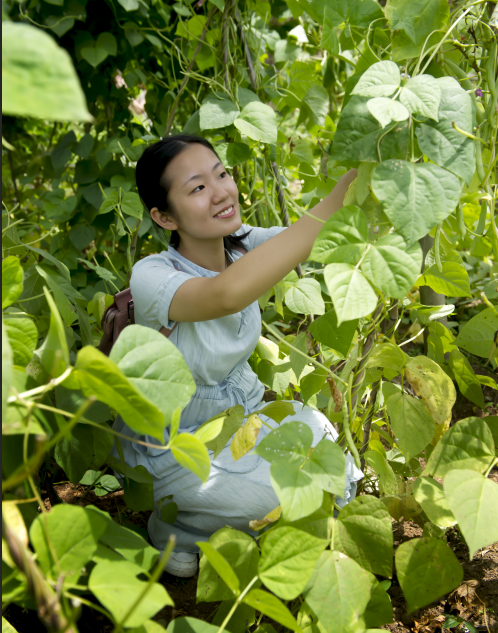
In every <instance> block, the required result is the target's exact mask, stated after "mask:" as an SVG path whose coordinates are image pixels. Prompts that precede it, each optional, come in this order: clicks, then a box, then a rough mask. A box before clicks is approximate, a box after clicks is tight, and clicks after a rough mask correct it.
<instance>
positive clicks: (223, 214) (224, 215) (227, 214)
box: [214, 204, 235, 218]
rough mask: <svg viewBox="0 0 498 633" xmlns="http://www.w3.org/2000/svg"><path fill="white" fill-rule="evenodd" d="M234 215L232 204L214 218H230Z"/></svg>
mask: <svg viewBox="0 0 498 633" xmlns="http://www.w3.org/2000/svg"><path fill="white" fill-rule="evenodd" d="M234 213H235V207H234V205H233V204H232V206H231V207H228V209H224V210H223V211H220V212H219V213H217V214H216V215H215V216H214V217H215V218H231V217H232V215H233V214H234Z"/></svg>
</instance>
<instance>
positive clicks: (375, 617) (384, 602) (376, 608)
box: [363, 583, 394, 633]
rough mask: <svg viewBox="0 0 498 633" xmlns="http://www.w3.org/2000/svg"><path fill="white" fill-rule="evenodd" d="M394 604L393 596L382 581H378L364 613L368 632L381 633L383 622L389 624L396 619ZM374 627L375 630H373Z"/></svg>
mask: <svg viewBox="0 0 498 633" xmlns="http://www.w3.org/2000/svg"><path fill="white" fill-rule="evenodd" d="M393 616H394V612H393V605H392V604H391V596H390V595H389V594H388V593H387V591H386V590H385V588H384V587H383V586H382V584H381V583H377V584H376V585H375V586H374V588H373V590H372V595H371V597H370V600H369V601H368V604H367V608H366V609H365V613H364V614H363V620H364V622H365V627H366V628H367V631H368V633H374V632H375V633H380V631H382V630H383V629H379V628H377V627H381V626H382V625H383V624H389V623H390V622H392V621H393V620H394V617H393ZM372 629H374V631H372Z"/></svg>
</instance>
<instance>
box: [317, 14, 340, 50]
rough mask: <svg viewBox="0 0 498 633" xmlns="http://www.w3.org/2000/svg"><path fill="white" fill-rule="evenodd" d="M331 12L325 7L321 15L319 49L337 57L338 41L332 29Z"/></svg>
mask: <svg viewBox="0 0 498 633" xmlns="http://www.w3.org/2000/svg"><path fill="white" fill-rule="evenodd" d="M331 12H332V10H331V8H330V7H329V6H327V5H326V6H325V11H324V14H323V29H322V37H321V40H320V48H322V49H324V50H326V51H327V52H328V53H330V54H331V55H338V54H339V40H338V39H337V33H336V31H335V28H334V19H333V18H334V16H333V15H331Z"/></svg>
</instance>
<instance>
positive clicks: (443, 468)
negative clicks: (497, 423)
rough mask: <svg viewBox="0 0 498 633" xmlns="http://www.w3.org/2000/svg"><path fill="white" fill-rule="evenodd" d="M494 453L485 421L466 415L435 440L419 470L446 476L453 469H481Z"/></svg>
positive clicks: (436, 475)
mask: <svg viewBox="0 0 498 633" xmlns="http://www.w3.org/2000/svg"><path fill="white" fill-rule="evenodd" d="M494 454H495V451H494V442H493V436H492V434H491V431H490V429H489V427H488V425H487V424H486V422H484V420H482V419H481V418H473V417H471V418H465V419H464V420H460V422H457V423H456V424H455V426H452V427H451V428H450V429H449V430H448V432H447V433H445V434H444V435H443V437H442V438H441V440H440V441H439V442H438V443H437V444H436V447H435V448H434V450H433V451H432V453H431V455H430V457H429V459H428V461H427V465H426V467H425V469H424V472H423V473H422V474H423V475H432V476H433V477H445V476H446V474H447V473H448V472H449V471H450V470H453V469H458V470H469V469H470V470H475V471H477V472H480V473H483V472H485V471H486V469H487V468H488V467H489V465H490V463H491V460H492V459H493V458H494Z"/></svg>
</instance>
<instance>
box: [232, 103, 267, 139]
mask: <svg viewBox="0 0 498 633" xmlns="http://www.w3.org/2000/svg"><path fill="white" fill-rule="evenodd" d="M235 127H236V128H237V129H238V130H239V132H241V133H242V134H245V135H246V136H248V137H249V138H250V139H253V140H254V141H261V142H263V143H270V144H271V145H274V144H275V143H276V142H277V117H276V114H275V110H273V108H270V106H267V105H265V104H263V103H259V102H257V101H253V102H252V103H249V104H248V105H246V107H245V108H244V109H243V110H242V112H241V113H240V115H239V116H238V117H237V118H236V119H235Z"/></svg>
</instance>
